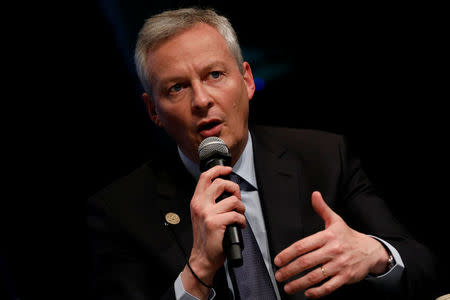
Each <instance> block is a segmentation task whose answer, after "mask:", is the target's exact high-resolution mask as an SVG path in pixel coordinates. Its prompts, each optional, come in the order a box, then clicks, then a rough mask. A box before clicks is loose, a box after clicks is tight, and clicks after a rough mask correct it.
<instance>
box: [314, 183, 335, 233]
mask: <svg viewBox="0 0 450 300" xmlns="http://www.w3.org/2000/svg"><path fill="white" fill-rule="evenodd" d="M311 202H312V207H313V209H314V211H315V212H316V213H317V214H319V216H320V217H321V218H322V219H323V220H324V221H325V228H327V227H328V226H330V225H331V224H333V223H334V222H337V221H339V220H340V219H341V218H340V217H339V215H338V214H336V213H335V212H334V211H333V210H332V209H331V208H330V207H329V206H328V205H327V204H326V203H325V201H324V200H323V197H322V194H321V193H320V192H318V191H315V192H313V193H312V197H311Z"/></svg>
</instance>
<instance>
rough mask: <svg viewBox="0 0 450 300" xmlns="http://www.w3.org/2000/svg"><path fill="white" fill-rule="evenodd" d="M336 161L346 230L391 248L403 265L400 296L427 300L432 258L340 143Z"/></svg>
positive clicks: (433, 267)
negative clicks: (382, 242) (378, 240)
mask: <svg viewBox="0 0 450 300" xmlns="http://www.w3.org/2000/svg"><path fill="white" fill-rule="evenodd" d="M340 160H341V165H342V171H341V182H340V186H341V187H342V189H341V191H340V193H341V197H342V199H344V201H343V205H342V206H341V207H340V209H341V210H342V213H343V218H344V220H346V221H347V222H348V223H349V226H350V227H353V228H355V229H356V230H358V231H360V232H363V233H366V234H371V235H374V236H377V237H379V238H382V239H383V240H385V241H387V242H388V243H390V244H391V245H392V246H394V248H395V249H397V251H398V252H399V253H400V256H401V258H402V260H403V262H404V264H405V269H404V272H403V276H402V279H401V293H402V295H403V296H405V297H406V298H407V299H428V298H429V296H430V294H429V293H430V291H431V290H432V289H433V284H434V282H435V281H436V277H437V268H436V259H435V257H434V254H433V253H432V252H431V251H430V250H429V249H428V248H427V247H426V246H424V245H422V244H421V243H419V242H418V241H416V240H415V239H414V238H413V237H412V235H411V234H410V233H409V232H408V231H407V230H406V228H405V227H404V226H403V225H402V224H400V223H399V222H398V221H397V219H396V218H395V216H394V215H393V214H392V212H391V210H390V209H389V207H388V206H387V205H386V202H385V201H384V200H383V199H382V198H381V197H380V196H379V195H378V194H377V193H376V192H375V190H374V188H373V185H372V184H371V183H370V181H369V179H368V177H367V175H366V174H365V173H364V171H363V170H362V168H361V163H360V160H359V159H358V158H357V157H356V156H355V155H353V154H352V153H351V151H350V150H349V148H348V144H347V143H346V141H345V140H344V139H342V140H341V143H340ZM405 209H406V210H407V208H406V207H405Z"/></svg>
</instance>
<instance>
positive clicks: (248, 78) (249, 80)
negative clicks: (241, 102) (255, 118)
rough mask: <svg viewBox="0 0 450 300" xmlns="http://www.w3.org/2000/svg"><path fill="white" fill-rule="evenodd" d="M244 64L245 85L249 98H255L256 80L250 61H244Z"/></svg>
mask: <svg viewBox="0 0 450 300" xmlns="http://www.w3.org/2000/svg"><path fill="white" fill-rule="evenodd" d="M242 66H243V69H244V74H243V77H244V82H245V85H246V86H247V94H248V99H249V100H250V99H252V98H253V95H254V94H255V81H253V74H252V69H251V68H250V65H249V64H248V62H244V63H243V64H242Z"/></svg>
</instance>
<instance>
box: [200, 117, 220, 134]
mask: <svg viewBox="0 0 450 300" xmlns="http://www.w3.org/2000/svg"><path fill="white" fill-rule="evenodd" d="M221 128H222V122H220V121H219V120H212V121H209V122H206V123H203V124H201V125H199V126H198V132H199V133H200V134H201V135H203V136H205V137H208V136H213V135H217V134H219V133H220V129H221Z"/></svg>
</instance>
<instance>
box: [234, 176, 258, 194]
mask: <svg viewBox="0 0 450 300" xmlns="http://www.w3.org/2000/svg"><path fill="white" fill-rule="evenodd" d="M230 180H231V181H233V182H235V183H237V184H238V185H239V188H240V189H241V191H246V192H251V191H256V188H255V187H254V186H253V185H251V184H250V183H248V182H247V180H245V179H244V178H242V177H241V176H239V175H238V174H236V173H234V172H232V173H231V174H230Z"/></svg>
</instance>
